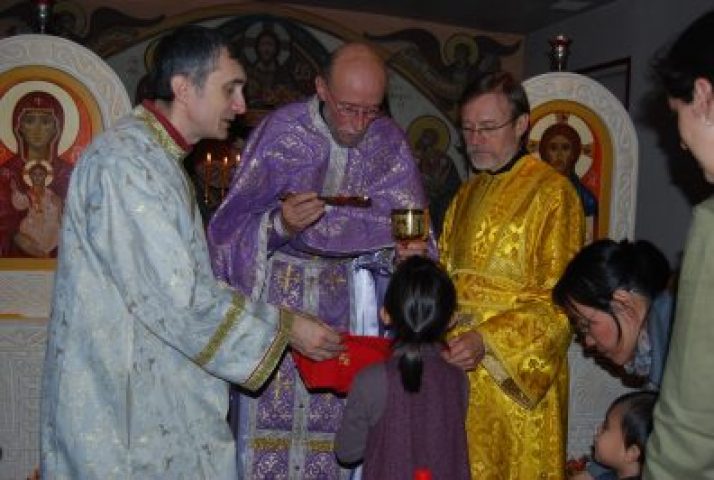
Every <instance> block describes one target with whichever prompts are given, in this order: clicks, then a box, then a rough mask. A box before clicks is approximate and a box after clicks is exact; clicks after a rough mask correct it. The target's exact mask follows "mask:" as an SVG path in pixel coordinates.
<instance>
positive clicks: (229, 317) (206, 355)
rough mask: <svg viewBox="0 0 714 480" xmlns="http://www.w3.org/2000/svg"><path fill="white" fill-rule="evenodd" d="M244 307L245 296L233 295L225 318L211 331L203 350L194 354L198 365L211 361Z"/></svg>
mask: <svg viewBox="0 0 714 480" xmlns="http://www.w3.org/2000/svg"><path fill="white" fill-rule="evenodd" d="M244 308H245V298H244V297H242V296H238V295H236V296H234V297H233V304H232V305H231V306H230V308H229V309H228V312H227V313H226V316H225V318H224V319H223V321H222V322H221V324H220V325H219V326H218V328H217V329H216V331H215V332H214V333H213V335H212V336H211V338H210V340H209V341H208V343H207V344H206V346H205V347H204V348H203V350H202V351H201V352H200V353H199V354H198V355H196V358H195V359H194V360H195V362H196V363H197V364H199V365H200V366H204V365H205V364H207V363H208V362H210V361H211V359H212V358H213V357H214V356H215V355H216V352H217V351H218V349H219V348H220V347H221V344H222V343H223V341H224V340H225V339H226V337H227V336H228V332H229V331H230V330H231V329H232V328H233V326H234V325H235V323H236V321H237V320H238V316H239V315H240V314H241V312H242V311H243V309H244Z"/></svg>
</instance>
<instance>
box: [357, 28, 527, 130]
mask: <svg viewBox="0 0 714 480" xmlns="http://www.w3.org/2000/svg"><path fill="white" fill-rule="evenodd" d="M365 36H366V37H367V38H369V39H371V40H373V41H375V42H377V43H379V44H385V45H401V48H399V49H398V50H397V51H396V52H395V53H394V54H392V56H391V57H390V59H389V63H390V65H392V66H394V67H395V68H397V69H399V70H400V71H402V72H404V73H405V74H406V75H408V76H409V77H410V78H411V79H412V80H413V81H415V82H417V83H419V84H421V85H422V86H423V89H424V90H425V91H428V92H429V93H430V94H431V97H432V99H433V101H434V102H435V103H436V104H437V105H438V106H439V108H440V109H441V110H443V111H444V112H445V113H446V114H447V116H448V117H449V118H450V119H451V120H452V121H457V120H458V118H457V117H458V101H459V99H460V97H461V93H462V92H463V89H464V87H465V86H466V85H468V84H469V82H470V81H471V80H473V79H474V78H476V77H477V76H478V75H479V74H480V73H483V72H489V71H494V70H500V69H501V57H504V56H508V55H513V54H515V53H516V52H517V51H518V49H519V48H520V46H521V42H520V41H517V42H514V43H513V44H511V45H507V44H503V43H500V42H498V41H497V40H495V39H493V38H491V37H488V36H484V35H472V34H467V33H455V34H453V35H452V36H451V37H449V38H448V39H447V40H446V42H444V43H443V44H442V42H440V40H439V39H438V38H437V37H436V36H435V35H434V34H432V33H431V32H430V31H428V30H424V29H420V28H409V29H404V30H399V31H396V32H393V33H390V34H386V35H369V34H367V35H365ZM405 44H406V45H407V46H403V45H405Z"/></svg>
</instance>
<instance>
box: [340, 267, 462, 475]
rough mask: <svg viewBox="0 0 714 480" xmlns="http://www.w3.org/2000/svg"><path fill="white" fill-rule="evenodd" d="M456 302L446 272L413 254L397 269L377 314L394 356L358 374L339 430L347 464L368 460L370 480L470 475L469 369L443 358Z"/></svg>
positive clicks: (365, 470) (366, 471) (342, 457)
mask: <svg viewBox="0 0 714 480" xmlns="http://www.w3.org/2000/svg"><path fill="white" fill-rule="evenodd" d="M455 308H456V291H455V290H454V285H453V284H452V283H451V280H450V279H449V277H448V275H447V274H446V272H445V271H444V270H443V269H441V268H440V267H439V266H438V265H437V264H436V263H434V262H433V261H432V260H429V259H428V258H425V257H421V256H413V257H410V258H408V259H406V260H404V261H403V262H402V263H401V264H400V265H399V267H398V268H397V270H396V272H395V273H394V275H393V277H392V280H391V282H390V283H389V287H388V288H387V292H386V295H385V299H384V307H383V308H382V309H381V311H380V316H381V318H382V321H383V322H384V323H385V325H390V326H391V328H392V329H393V331H394V339H395V349H394V354H393V356H392V357H391V358H390V359H389V360H387V361H386V362H384V363H378V364H374V365H370V366H369V367H367V368H365V369H364V370H362V371H361V372H359V373H358V374H357V377H356V378H355V381H354V383H353V385H352V389H351V391H350V394H349V398H348V401H347V407H346V409H345V412H344V416H343V418H342V425H341V427H340V429H339V431H338V432H337V436H336V437H335V453H336V455H337V458H338V459H339V460H340V461H341V462H342V463H345V464H353V463H356V462H358V461H360V460H362V459H364V464H363V478H364V479H365V480H373V479H385V478H389V479H390V480H400V479H404V480H411V479H412V478H413V474H414V471H415V470H417V469H419V468H425V469H428V470H429V471H430V472H431V474H432V478H448V479H450V480H468V479H469V478H470V473H469V465H468V453H467V449H466V431H465V428H464V424H465V421H466V408H467V402H468V381H467V379H466V375H465V374H464V372H463V371H462V370H461V369H460V368H457V367H455V366H453V365H451V364H449V363H447V362H446V361H445V360H444V359H442V357H441V351H442V349H443V348H444V344H443V338H444V334H445V333H446V330H447V329H448V327H449V326H450V323H451V318H452V316H453V313H454V309H455Z"/></svg>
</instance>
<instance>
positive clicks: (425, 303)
mask: <svg viewBox="0 0 714 480" xmlns="http://www.w3.org/2000/svg"><path fill="white" fill-rule="evenodd" d="M384 308H385V310H386V311H387V313H388V314H389V316H390V317H391V319H392V328H393V329H394V336H395V340H396V346H397V348H399V349H402V348H403V350H404V353H403V354H402V356H401V357H400V358H399V371H400V373H401V377H402V385H403V386H404V389H405V390H406V391H407V392H418V391H419V389H420V387H421V374H422V367H423V364H422V358H421V352H420V349H419V347H420V345H421V344H424V343H434V342H438V341H440V340H442V339H443V337H444V334H445V333H446V330H447V328H448V327H449V320H451V316H452V315H453V313H454V310H455V309H456V290H455V288H454V284H453V283H452V282H451V279H450V278H449V276H448V275H447V274H446V272H445V271H444V270H443V269H442V268H441V267H440V266H439V265H438V264H437V263H435V262H434V261H432V260H430V259H428V258H426V257H421V256H413V257H410V258H408V259H406V260H404V261H403V262H402V263H401V264H400V265H399V267H398V268H397V270H396V271H395V272H394V275H393V276H392V279H391V281H390V282H389V286H388V287H387V293H386V295H385V297H384Z"/></svg>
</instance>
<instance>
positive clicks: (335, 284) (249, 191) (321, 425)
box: [208, 97, 426, 479]
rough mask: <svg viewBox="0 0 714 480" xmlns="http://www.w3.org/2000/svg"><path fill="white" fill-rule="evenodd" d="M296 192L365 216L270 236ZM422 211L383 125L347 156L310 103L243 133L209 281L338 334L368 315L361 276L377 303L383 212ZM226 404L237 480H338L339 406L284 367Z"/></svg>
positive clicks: (336, 217) (406, 166)
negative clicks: (332, 199) (254, 391)
mask: <svg viewBox="0 0 714 480" xmlns="http://www.w3.org/2000/svg"><path fill="white" fill-rule="evenodd" d="M307 191H316V192H318V193H319V194H321V195H368V196H369V197H370V198H371V200H372V204H371V207H369V208H357V207H332V206H327V207H326V213H325V215H324V216H323V217H322V218H320V220H319V221H318V222H316V223H315V224H314V225H312V226H310V227H309V228H307V229H306V230H304V231H303V232H302V233H301V234H299V235H297V236H296V237H293V238H286V237H283V236H281V235H280V233H279V232H277V231H276V230H275V228H274V217H275V215H276V214H278V213H279V208H280V205H279V201H280V198H281V197H282V196H284V195H286V194H289V193H293V192H307ZM425 205H426V200H425V195H424V192H423V187H422V184H421V177H420V175H419V171H418V169H417V166H416V163H415V161H414V159H413V157H412V154H411V151H410V149H409V145H408V142H407V140H406V138H405V136H404V133H403V132H402V130H401V129H400V128H399V127H398V126H397V124H396V123H395V122H394V121H393V120H391V119H390V118H386V117H385V118H379V119H377V120H375V121H374V122H372V124H371V125H370V126H369V129H368V131H367V133H366V135H365V137H364V138H363V139H362V141H361V142H360V143H359V145H358V146H356V147H354V148H345V147H342V146H340V145H338V144H337V143H335V142H334V141H333V140H332V137H331V136H330V133H329V130H328V128H327V125H326V124H325V122H324V121H323V119H322V117H321V115H320V111H319V101H318V99H317V98H316V97H313V98H312V99H310V100H308V101H305V102H300V103H294V104H290V105H287V106H285V107H283V108H281V109H279V110H277V111H275V112H273V113H272V114H271V115H269V116H268V117H267V118H266V119H265V120H264V121H263V122H262V123H261V124H260V125H259V126H258V127H257V128H256V129H255V130H254V131H253V132H252V134H251V136H250V138H249V140H248V143H247V145H246V148H245V150H244V152H243V155H242V162H241V165H240V167H239V170H238V171H237V172H236V175H235V177H234V179H233V183H232V185H231V189H230V191H229V193H228V196H227V197H226V200H225V202H224V203H223V205H221V207H220V208H219V209H218V211H217V212H216V214H215V215H214V217H213V219H212V221H211V223H210V225H209V229H208V238H209V247H210V250H211V255H212V262H213V269H214V272H215V273H216V275H217V276H218V277H219V278H221V279H223V280H225V281H227V282H228V283H230V284H231V285H233V286H234V287H236V288H237V289H239V290H241V291H243V292H245V293H246V294H248V295H250V296H251V298H254V299H257V298H260V299H263V300H266V301H268V302H269V303H272V304H275V305H281V306H284V307H287V308H291V309H294V310H298V311H302V312H306V313H310V314H313V315H317V316H319V317H320V318H321V319H322V320H324V321H326V322H327V323H328V324H330V325H331V326H332V327H334V328H335V329H336V330H338V331H348V330H350V326H353V327H354V326H355V325H356V324H359V323H360V322H359V319H357V318H355V317H357V316H358V315H359V314H360V310H361V308H358V307H363V304H365V303H369V302H364V300H361V299H363V298H366V297H369V295H366V296H365V292H364V290H365V278H364V274H365V272H368V274H369V275H367V276H368V277H370V279H369V280H367V283H366V285H367V287H368V288H371V290H372V291H371V292H369V293H370V294H371V296H372V298H374V297H375V295H376V297H377V300H378V301H379V300H380V296H381V293H382V291H383V288H384V287H385V286H386V282H387V281H388V279H389V272H390V271H391V263H392V260H391V258H392V249H393V245H394V242H393V239H392V235H391V225H390V212H391V210H392V209H395V208H410V207H411V208H424V207H425ZM360 275H361V276H360ZM360 289H361V290H360ZM375 289H376V290H377V292H376V294H375V291H374V290H375ZM355 299H360V300H358V301H356V300H355ZM372 303H374V302H372ZM369 311H370V312H371V313H370V315H369V318H367V319H366V321H367V322H368V323H370V324H372V325H373V326H374V327H375V328H376V326H377V324H378V321H377V317H376V308H375V307H374V306H372V307H371V309H370V310H369ZM362 320H365V319H362ZM369 330H370V331H375V332H376V330H375V329H369ZM235 399H237V400H234V401H233V403H232V405H233V408H234V409H235V408H236V407H238V410H239V418H240V426H239V432H238V438H237V441H238V442H237V443H238V450H239V451H238V455H239V458H238V460H239V471H240V472H241V475H242V477H241V478H246V479H248V478H250V479H259V478H295V479H311V478H320V479H333V478H334V479H338V478H348V477H349V471H347V470H344V469H341V468H340V467H339V466H338V464H337V462H336V460H335V457H334V454H333V451H332V450H333V448H332V442H333V436H334V432H335V431H336V430H337V428H338V427H339V425H340V421H341V417H342V409H343V403H344V400H343V399H342V398H339V397H337V396H335V395H333V394H331V393H316V392H307V391H306V390H305V387H304V385H303V383H302V381H301V380H300V377H299V375H298V373H297V371H296V369H295V366H294V364H293V362H292V358H291V356H290V355H286V356H285V357H284V359H283V362H282V364H281V365H280V367H279V369H278V371H277V372H276V374H275V376H274V377H273V379H272V381H271V382H270V383H269V384H268V386H267V387H266V388H265V390H264V391H263V392H262V394H261V395H260V396H257V397H255V396H248V395H240V396H235ZM238 403H239V406H238V405H237V404H238Z"/></svg>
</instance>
